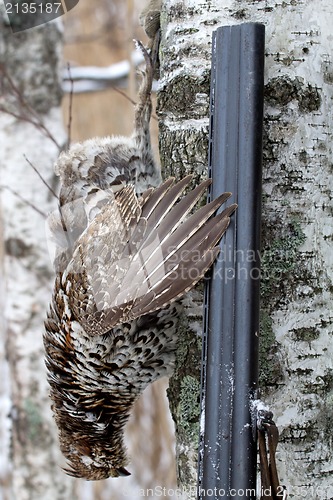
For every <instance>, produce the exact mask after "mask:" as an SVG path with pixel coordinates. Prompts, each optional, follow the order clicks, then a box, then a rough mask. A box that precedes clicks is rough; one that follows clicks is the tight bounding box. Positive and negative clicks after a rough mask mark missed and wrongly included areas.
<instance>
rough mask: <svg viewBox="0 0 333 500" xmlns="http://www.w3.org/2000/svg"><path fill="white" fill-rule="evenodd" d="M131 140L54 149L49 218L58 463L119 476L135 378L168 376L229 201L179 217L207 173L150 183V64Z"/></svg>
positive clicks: (77, 472) (88, 474) (49, 327)
mask: <svg viewBox="0 0 333 500" xmlns="http://www.w3.org/2000/svg"><path fill="white" fill-rule="evenodd" d="M143 53H144V55H145V60H146V76H145V79H144V82H143V85H142V87H141V89H140V92H139V99H140V102H139V104H138V106H137V108H136V118H135V132H134V134H133V136H132V137H131V138H120V137H117V138H112V137H107V138H104V139H92V140H90V141H86V142H85V143H82V144H77V145H74V146H73V147H72V148H71V149H70V150H69V151H68V152H65V153H62V154H61V155H60V157H59V160H58V162H57V165H56V170H57V172H58V173H59V175H60V179H61V183H62V186H61V191H60V206H59V210H58V211H57V212H56V213H54V214H53V215H52V216H51V217H50V233H51V235H52V238H53V242H54V244H55V267H56V271H57V275H56V280H55V287H54V294H53V300H52V303H51V306H50V309H49V312H48V316H47V320H46V322H45V334H44V345H45V351H46V365H47V369H48V379H49V383H50V386H51V399H52V409H53V412H54V416H55V421H56V423H57V426H58V429H59V438H60V446H61V450H62V452H63V454H64V455H65V457H66V458H67V460H68V468H67V469H66V472H68V473H69V474H71V475H73V476H75V477H82V478H85V479H88V480H97V479H105V478H107V477H116V476H119V475H127V474H128V472H127V471H126V469H125V466H126V463H127V459H126V452H125V449H124V444H123V430H124V426H125V424H126V421H127V419H128V416H129V414H130V411H131V408H132V405H133V403H134V401H135V400H136V399H137V398H138V396H139V395H140V394H141V393H142V391H143V390H144V389H145V387H146V386H147V385H148V384H149V383H151V382H153V381H154V380H156V379H157V378H159V377H161V376H164V375H170V373H171V371H172V369H173V366H174V358H175V349H176V341H177V317H178V312H179V307H180V305H179V301H178V300H177V299H179V298H180V297H182V296H183V295H184V293H186V292H187V291H188V290H189V289H190V288H192V287H193V286H194V285H195V283H197V282H198V280H199V279H201V278H202V276H203V275H204V273H205V272H206V270H207V269H208V268H209V267H210V266H211V264H212V263H213V261H214V260H215V258H216V256H217V254H218V247H216V244H217V243H218V241H219V240H220V238H221V236H222V235H223V233H224V231H225V230H226V228H227V226H228V223H229V216H230V215H231V214H232V212H233V211H234V209H235V206H234V205H232V206H231V207H229V208H227V209H226V210H225V211H224V212H223V213H222V214H220V215H217V216H215V217H214V218H212V217H211V216H212V215H213V214H214V213H215V212H216V210H217V209H218V208H219V207H220V206H221V205H222V204H223V203H224V202H225V201H226V199H227V198H228V196H229V193H226V194H224V195H221V197H220V198H218V199H217V200H215V201H214V202H212V203H210V204H208V205H206V206H204V207H202V208H200V209H199V210H197V211H196V212H195V213H194V214H193V215H191V216H190V217H187V215H188V213H189V212H190V211H191V209H192V208H193V206H194V205H195V203H196V202H197V200H198V199H199V198H200V197H201V196H202V194H203V193H204V192H205V191H206V189H207V187H208V185H209V184H210V181H209V180H208V181H205V182H203V183H202V184H200V185H199V186H197V187H196V188H195V189H193V190H192V191H189V192H188V193H187V194H186V195H185V196H184V197H183V198H181V200H180V201H178V200H179V198H180V196H181V195H182V193H183V191H184V190H185V188H186V187H187V186H188V185H189V183H190V181H191V177H190V176H188V177H186V178H184V179H182V181H180V182H178V183H175V182H174V180H173V179H168V180H167V181H165V182H164V183H163V184H162V185H160V186H159V187H156V186H157V185H158V184H160V173H159V170H158V168H157V167H156V164H155V162H154V159H153V155H152V153H151V147H150V136H149V119H150V113H151V102H150V90H151V81H152V70H153V69H152V65H151V61H150V59H149V56H148V54H147V53H146V52H145V51H144V50H143Z"/></svg>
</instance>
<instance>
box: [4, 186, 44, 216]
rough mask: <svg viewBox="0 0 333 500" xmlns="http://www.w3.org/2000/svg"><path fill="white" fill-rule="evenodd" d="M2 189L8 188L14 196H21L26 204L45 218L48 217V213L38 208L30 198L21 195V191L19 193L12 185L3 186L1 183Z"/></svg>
mask: <svg viewBox="0 0 333 500" xmlns="http://www.w3.org/2000/svg"><path fill="white" fill-rule="evenodd" d="M0 189H7V190H8V191H10V192H11V193H12V194H13V195H14V196H16V197H17V198H19V199H20V200H21V201H23V203H24V204H25V205H28V206H29V207H31V208H32V209H33V210H35V212H38V213H39V215H41V216H42V217H43V219H46V218H47V215H46V214H45V213H44V212H42V211H41V210H39V208H37V207H36V206H35V205H34V204H33V203H31V202H30V201H29V200H26V199H25V198H23V196H21V195H20V193H18V192H17V191H15V190H14V189H12V188H11V187H9V186H3V185H2V186H1V185H0Z"/></svg>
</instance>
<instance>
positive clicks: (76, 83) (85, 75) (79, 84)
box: [62, 51, 143, 94]
mask: <svg viewBox="0 0 333 500" xmlns="http://www.w3.org/2000/svg"><path fill="white" fill-rule="evenodd" d="M142 62H143V55H142V54H141V52H139V51H135V52H133V53H132V64H133V65H134V66H135V67H137V66H139V64H141V63H142ZM130 69H131V64H130V62H129V61H128V60H124V61H120V62H118V63H115V64H111V65H110V66H106V67H98V66H77V67H72V66H71V69H70V74H69V72H68V69H67V68H66V69H64V71H63V84H62V89H63V91H64V92H65V93H69V92H71V90H72V85H73V92H74V93H76V94H77V93H82V92H96V91H99V90H103V89H105V88H108V87H111V86H117V87H125V86H126V81H127V78H128V75H129V73H130Z"/></svg>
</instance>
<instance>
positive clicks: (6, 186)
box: [0, 18, 74, 500]
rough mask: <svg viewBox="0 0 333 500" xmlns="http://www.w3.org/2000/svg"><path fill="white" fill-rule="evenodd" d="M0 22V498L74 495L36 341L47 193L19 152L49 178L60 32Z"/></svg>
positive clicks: (59, 140) (46, 277)
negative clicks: (22, 28) (64, 468)
mask: <svg viewBox="0 0 333 500" xmlns="http://www.w3.org/2000/svg"><path fill="white" fill-rule="evenodd" d="M0 24H1V28H0V62H1V69H0V81H1V89H2V96H1V101H0V106H1V112H0V144H1V153H2V154H1V159H0V168H1V181H0V183H1V191H0V195H1V200H0V201H1V212H0V227H2V235H1V236H2V238H1V248H2V251H1V252H0V256H1V268H0V269H1V304H0V306H1V307H0V318H1V319H0V325H1V343H0V367H1V375H0V418H1V422H0V439H1V447H0V475H1V476H0V497H1V498H2V499H3V500H12V499H13V500H28V499H29V500H30V499H31V500H32V499H33V500H36V499H40V500H64V499H68V498H73V493H74V482H73V480H72V479H71V478H69V477H67V476H66V475H65V474H64V473H63V472H62V470H61V468H60V466H59V465H61V461H60V456H59V454H58V445H57V439H56V436H55V424H54V422H53V421H52V418H51V411H50V402H49V398H48V392H49V389H48V386H47V382H46V372H45V368H44V355H43V347H42V332H43V321H44V317H45V311H46V308H47V304H48V301H49V299H50V296H51V283H52V281H53V279H52V276H53V272H52V269H51V261H50V258H49V256H48V249H47V246H46V239H45V215H43V214H47V213H48V212H49V211H50V210H51V209H53V207H54V206H55V200H54V198H53V197H52V195H51V194H50V192H49V191H48V189H47V188H46V186H45V185H44V184H43V183H42V181H41V180H40V179H39V178H38V176H37V175H36V173H35V172H34V171H33V169H32V168H31V167H30V166H29V164H28V162H27V161H26V159H25V158H24V155H26V157H27V158H28V160H29V161H30V162H32V163H33V164H34V165H35V167H36V168H37V169H38V171H39V172H40V173H41V175H42V176H43V177H44V179H46V181H47V182H48V183H49V184H50V185H53V186H54V177H53V162H54V161H55V159H56V157H57V155H58V153H59V146H61V145H62V144H63V143H64V141H65V134H64V130H63V127H62V117H61V112H60V107H59V105H60V97H61V93H60V81H59V76H58V75H59V74H60V72H59V57H60V50H61V31H60V25H59V23H52V24H47V25H44V26H41V27H39V28H34V29H32V30H28V31H24V32H21V33H17V34H14V35H13V34H12V33H11V29H10V27H9V26H8V25H6V24H5V22H4V21H3V19H2V18H0ZM6 110H7V111H8V112H9V114H8V113H6V112H5V111H6ZM31 121H33V122H34V123H35V124H37V126H36V125H33V124H32V123H31ZM44 127H45V128H44ZM47 135H48V136H47ZM54 187H55V186H54ZM14 192H15V193H17V194H14ZM22 198H24V199H25V200H26V201H23V200H22ZM29 203H30V204H31V205H33V207H34V208H33V207H32V206H31V205H29Z"/></svg>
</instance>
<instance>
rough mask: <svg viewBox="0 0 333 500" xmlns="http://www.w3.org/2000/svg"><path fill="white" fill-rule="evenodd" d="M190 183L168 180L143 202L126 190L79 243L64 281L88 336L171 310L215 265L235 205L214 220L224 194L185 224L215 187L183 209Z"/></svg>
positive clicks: (190, 198)
mask: <svg viewBox="0 0 333 500" xmlns="http://www.w3.org/2000/svg"><path fill="white" fill-rule="evenodd" d="M190 181H191V176H187V177H185V178H184V179H182V180H181V181H180V182H178V183H175V182H174V179H168V180H167V181H165V182H164V183H163V184H162V185H161V186H159V187H158V188H156V189H150V190H149V191H147V192H146V193H144V194H143V196H142V198H141V199H139V200H138V199H137V197H136V195H135V193H134V190H133V188H132V187H130V186H127V187H125V188H124V189H122V190H121V191H119V192H118V193H116V194H115V196H114V199H113V200H110V202H109V203H108V204H107V205H105V206H104V207H103V209H102V211H101V213H99V214H98V215H97V216H96V217H95V218H94V219H93V220H92V222H91V223H90V225H89V226H88V228H87V230H86V231H85V233H84V234H83V235H82V236H81V238H80V239H79V240H78V242H77V245H76V249H75V252H74V254H73V258H72V260H71V262H70V263H69V265H68V267H67V270H66V272H65V273H64V275H63V278H62V280H63V287H64V289H65V290H66V292H67V293H68V296H69V297H70V307H71V309H72V311H73V313H74V315H75V316H76V318H77V320H78V321H79V322H80V323H81V325H82V326H83V328H84V329H85V330H86V332H89V333H90V334H92V335H93V334H95V335H96V334H103V333H105V332H107V331H108V330H110V329H111V328H113V327H115V326H116V325H118V324H121V323H124V322H127V321H131V320H133V319H135V318H138V317H139V316H142V315H144V314H149V313H152V312H154V311H156V310H159V309H161V308H163V307H165V306H167V305H168V304H170V303H171V302H173V301H174V300H176V299H177V298H179V297H181V296H182V295H183V294H184V293H186V292H187V291H188V290H190V289H191V288H192V287H193V286H194V285H195V284H196V283H197V282H198V281H199V280H200V279H201V278H202V277H203V275H204V274H205V272H206V271H207V269H208V268H209V267H210V266H211V265H212V263H213V262H214V260H215V258H216V256H217V255H218V253H219V247H218V246H216V244H217V243H218V241H219V240H220V238H221V237H222V235H223V233H224V232H225V231H226V229H227V227H228V225H229V217H230V215H231V214H232V213H233V211H234V210H235V208H236V205H231V206H230V207H228V208H227V209H226V210H224V211H223V212H222V213H221V214H219V215H217V216H215V217H213V218H211V216H212V215H213V214H214V213H215V212H216V211H217V210H218V208H219V207H220V206H221V205H222V204H223V203H224V202H225V201H226V200H227V199H228V198H229V196H230V193H224V194H222V195H221V196H220V197H218V198H217V199H216V200H214V201H212V202H211V203H208V204H207V205H205V206H203V207H201V208H200V209H198V210H197V211H196V212H195V213H194V214H193V215H191V216H189V217H188V218H186V216H187V215H188V213H189V212H190V211H191V209H192V208H193V206H194V205H195V203H196V202H197V201H198V200H199V198H200V197H201V196H202V194H203V193H204V192H205V191H206V189H207V187H208V186H209V184H210V182H211V181H210V180H207V181H204V182H202V183H201V184H200V185H199V186H197V187H196V188H195V189H193V190H192V191H189V192H188V193H187V194H186V195H185V196H184V197H183V198H182V199H181V200H180V201H179V202H178V203H177V200H178V199H179V197H180V195H181V194H182V193H183V191H184V190H185V188H186V187H187V186H188V185H189V183H190Z"/></svg>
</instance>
